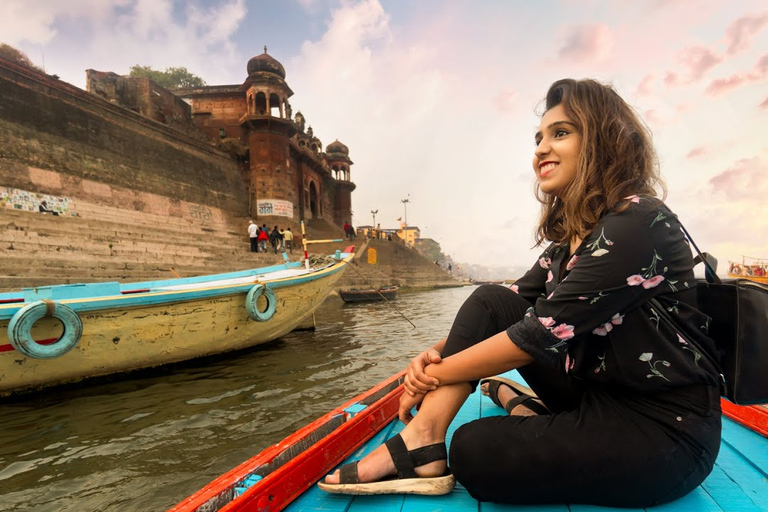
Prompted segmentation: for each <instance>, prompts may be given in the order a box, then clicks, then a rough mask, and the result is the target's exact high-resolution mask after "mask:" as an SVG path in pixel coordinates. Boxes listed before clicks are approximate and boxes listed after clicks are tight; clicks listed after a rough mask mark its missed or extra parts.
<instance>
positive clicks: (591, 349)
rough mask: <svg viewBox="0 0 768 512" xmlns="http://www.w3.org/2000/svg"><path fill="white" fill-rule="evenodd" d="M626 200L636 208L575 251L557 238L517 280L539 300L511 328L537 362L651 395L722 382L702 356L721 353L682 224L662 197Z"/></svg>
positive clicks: (612, 216)
mask: <svg viewBox="0 0 768 512" xmlns="http://www.w3.org/2000/svg"><path fill="white" fill-rule="evenodd" d="M627 200H628V201H629V208H628V209H626V210H625V211H623V212H621V213H609V214H607V215H605V216H604V217H603V218H602V219H601V220H600V222H599V223H598V224H597V227H596V228H595V229H594V230H593V231H592V233H591V234H590V235H589V236H588V237H587V238H586V239H585V240H584V241H583V242H582V243H581V245H580V246H579V247H578V248H577V249H576V251H575V252H574V254H573V255H572V256H570V257H569V254H568V253H569V247H568V245H556V244H554V243H553V244H551V245H550V246H549V247H547V249H546V250H545V251H544V252H543V253H542V255H541V257H540V258H539V261H538V262H537V263H536V264H535V265H534V266H533V268H531V270H529V271H528V272H527V273H526V274H525V275H524V276H523V277H522V278H521V279H519V280H518V281H517V282H516V283H515V284H514V285H513V286H512V289H513V290H514V291H516V292H517V293H519V294H520V295H522V296H524V297H525V298H526V299H528V300H529V301H530V302H531V303H532V304H534V306H533V307H532V308H530V309H529V310H528V312H527V313H526V316H525V318H524V319H523V320H522V321H520V322H518V323H516V324H514V325H512V326H511V327H509V329H507V334H508V335H509V337H510V338H511V339H512V341H513V342H514V343H516V344H517V345H518V346H519V347H520V348H521V349H523V350H524V351H526V352H528V353H529V354H530V355H532V356H533V357H534V358H535V359H536V360H538V361H542V362H548V363H551V364H557V365H560V366H561V368H563V369H564V370H565V372H566V373H568V374H571V375H572V376H574V377H575V378H579V379H582V380H584V381H590V382H594V383H601V384H610V385H618V386H624V387H627V388H631V389H636V390H642V391H649V392H654V391H661V390H665V389H670V388H676V387H682V386H690V385H692V384H709V385H718V382H719V381H718V377H717V371H716V370H715V368H714V367H713V366H712V364H711V363H710V362H709V361H710V359H708V357H707V356H706V355H704V354H702V353H701V350H706V351H707V353H708V354H714V353H715V351H714V345H713V342H712V341H711V340H710V339H709V338H708V337H707V336H706V334H707V329H708V325H709V321H710V319H709V317H707V316H706V315H704V314H703V313H701V312H700V311H698V310H697V309H696V307H695V304H696V281H695V279H694V276H693V259H692V256H691V250H690V248H689V247H688V242H687V240H686V239H685V237H684V235H683V233H682V231H681V230H680V223H679V222H678V220H677V218H676V216H675V215H674V214H673V213H672V212H671V211H670V210H669V209H668V208H667V207H666V205H664V204H663V203H662V202H660V201H659V200H657V199H653V198H645V197H642V198H641V197H638V196H631V197H628V198H627ZM652 298H656V299H657V301H658V303H659V304H661V305H662V307H664V308H665V309H666V310H667V311H668V312H669V316H670V317H671V319H672V322H667V321H665V320H664V318H663V317H661V316H660V315H659V313H658V312H657V311H656V310H655V309H654V307H653V305H652V304H651V303H649V300H650V299H652ZM681 331H683V332H681ZM692 339H695V343H696V344H695V345H694V344H693V343H691V340H692ZM697 347H699V348H697Z"/></svg>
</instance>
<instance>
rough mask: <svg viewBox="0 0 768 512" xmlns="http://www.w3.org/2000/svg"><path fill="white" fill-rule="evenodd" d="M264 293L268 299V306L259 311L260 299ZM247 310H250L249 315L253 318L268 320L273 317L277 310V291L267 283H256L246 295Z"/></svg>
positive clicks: (262, 320) (260, 320)
mask: <svg viewBox="0 0 768 512" xmlns="http://www.w3.org/2000/svg"><path fill="white" fill-rule="evenodd" d="M262 295H263V296H264V298H265V299H267V307H266V309H265V310H264V311H259V306H258V300H259V297H261V296H262ZM245 310H246V311H247V312H248V317H249V318H251V319H252V320H256V321H259V322H266V321H267V320H269V319H270V318H272V316H273V315H274V314H275V311H276V310H277V297H276V296H275V292H273V291H272V289H271V288H268V287H267V286H266V285H263V284H257V285H255V286H254V287H253V288H251V289H250V290H249V291H248V295H246V296H245Z"/></svg>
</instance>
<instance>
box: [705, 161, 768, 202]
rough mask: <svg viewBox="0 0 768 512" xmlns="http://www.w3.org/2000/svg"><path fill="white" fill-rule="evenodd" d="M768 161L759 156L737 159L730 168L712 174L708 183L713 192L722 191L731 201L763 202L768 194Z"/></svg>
mask: <svg viewBox="0 0 768 512" xmlns="http://www.w3.org/2000/svg"><path fill="white" fill-rule="evenodd" d="M766 175H768V162H765V161H763V160H761V159H760V158H759V157H753V158H745V159H742V160H739V161H737V162H736V163H735V164H733V166H732V167H731V168H730V169H726V170H725V171H723V172H721V173H720V174H717V175H716V176H713V177H712V178H711V179H710V180H709V184H710V185H711V187H712V189H713V190H714V191H715V192H722V193H723V194H725V197H726V198H728V199H729V200H733V201H743V200H752V201H759V202H761V203H762V202H763V201H764V200H765V196H766V194H768V180H765V179H764V176H766Z"/></svg>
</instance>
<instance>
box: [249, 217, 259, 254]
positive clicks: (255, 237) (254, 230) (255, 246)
mask: <svg viewBox="0 0 768 512" xmlns="http://www.w3.org/2000/svg"><path fill="white" fill-rule="evenodd" d="M248 237H249V238H250V239H251V252H259V226H257V225H256V224H254V223H253V221H252V220H249V221H248Z"/></svg>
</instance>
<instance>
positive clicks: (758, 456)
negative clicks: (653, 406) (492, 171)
mask: <svg viewBox="0 0 768 512" xmlns="http://www.w3.org/2000/svg"><path fill="white" fill-rule="evenodd" d="M403 375H404V372H401V373H399V374H396V375H394V376H392V377H391V378H389V379H387V380H386V381H384V382H382V383H380V384H378V385H377V386H375V387H374V388H372V389H370V390H369V391H366V392H365V393H362V394H361V395H359V396H358V397H356V398H354V399H352V400H350V401H349V402H347V403H346V404H344V405H342V406H341V407H339V408H337V409H334V410H333V411H331V412H329V413H328V414H326V415H325V416H323V417H321V418H320V419H318V420H316V421H315V422H313V423H311V424H310V425H307V426H306V427H304V428H302V429H301V430H299V431H297V432H296V433H295V434H292V435H291V436H289V437H287V438H286V439H284V440H283V441H281V442H280V443H278V444H276V445H274V446H271V447H269V448H267V449H266V450H264V451H263V452H261V453H260V454H258V455H256V456H255V457H253V458H252V459H250V460H248V461H246V462H244V463H243V464H241V465H240V466H238V467H237V468H235V469H233V470H231V471H229V472H227V473H225V474H224V475H222V476H221V477H219V478H217V479H216V480H214V481H213V482H211V483H210V484H208V485H206V486H205V487H204V488H203V489H201V490H200V491H198V492H197V493H195V494H194V495H192V496H190V497H189V498H186V499H185V500H183V501H181V502H180V503H178V504H177V505H176V506H174V507H173V508H172V509H171V511H172V512H182V511H183V512H193V511H194V512H203V511H205V512H209V511H214V510H226V511H228V512H235V511H246V510H270V511H279V510H284V509H285V510H289V511H304V510H323V511H326V512H332V511H339V512H342V511H348V510H373V509H375V510H378V511H390V510H391V511H393V512H394V511H402V510H423V511H436V510H462V511H477V512H480V511H482V510H494V511H497V512H501V511H507V510H508V511H509V512H513V511H515V510H520V509H521V507H520V506H512V505H510V506H505V505H499V504H491V503H482V504H481V503H480V502H478V501H476V500H474V499H473V498H471V497H470V496H469V495H468V494H467V492H466V490H464V488H463V487H462V486H461V485H460V484H457V485H456V488H455V489H454V490H453V491H452V492H451V493H450V494H447V495H445V496H407V495H400V496H392V495H388V496H385V495H382V496H349V495H339V494H327V493H325V492H323V491H321V490H320V489H318V488H317V486H316V485H314V484H315V482H317V481H318V480H319V479H321V478H322V477H324V476H325V475H326V474H328V473H329V472H330V471H331V470H332V469H333V468H335V467H336V466H337V465H338V464H340V463H344V462H350V461H354V460H359V459H360V458H362V457H364V456H365V455H367V454H368V453H370V452H371V451H373V450H374V449H375V448H376V447H378V446H379V445H380V444H381V443H383V442H384V441H385V440H386V439H388V438H389V437H392V436H393V435H395V434H397V433H398V432H399V431H400V430H401V429H402V427H403V425H402V423H400V422H399V421H398V420H397V419H395V417H396V415H397V408H398V402H399V397H400V394H402V392H403V386H402V384H401V383H402V381H403ZM507 376H509V377H511V378H514V379H516V380H519V379H520V377H519V375H518V374H517V372H509V374H508V375H507ZM722 403H723V414H724V416H725V417H724V418H723V441H722V444H721V448H720V454H719V456H718V458H717V461H716V462H715V468H714V469H713V471H712V473H711V474H710V476H709V477H708V478H707V479H706V480H705V481H704V482H703V483H702V484H701V485H700V486H699V487H698V488H697V489H695V490H694V491H693V492H691V493H690V494H688V495H687V496H685V497H683V498H681V499H679V500H677V501H675V502H672V503H669V504H666V505H664V506H663V508H664V510H667V511H672V512H677V511H680V512H683V511H688V510H708V511H712V512H716V511H722V512H737V511H738V512H741V511H743V510H754V511H765V510H768V509H767V508H766V504H768V485H766V484H765V478H766V474H768V439H767V438H766V437H764V436H768V408H766V407H765V406H746V407H745V406H738V405H734V404H732V403H730V402H728V401H727V400H723V401H722ZM502 414H505V413H504V410H503V409H501V408H500V407H496V406H495V405H493V403H492V402H491V400H490V399H489V398H488V397H485V396H482V395H481V394H480V392H479V391H476V392H475V393H473V394H472V395H470V397H469V399H468V400H467V401H466V402H465V404H464V405H463V407H462V409H461V410H460V411H459V413H458V415H457V416H456V418H455V419H454V421H453V423H452V424H451V426H450V428H449V429H448V435H447V439H446V442H447V443H450V439H451V437H452V435H453V432H455V430H456V429H457V428H458V427H459V426H460V425H461V424H463V423H465V422H467V421H471V420H473V419H477V418H479V417H486V416H494V415H502ZM345 454H346V455H345ZM342 459H343V460H342ZM522 508H526V507H522ZM536 508H537V510H538V509H539V508H540V509H541V510H547V511H550V510H551V511H555V510H556V511H558V512H560V511H567V510H572V509H574V508H570V507H569V506H567V505H552V506H545V507H536ZM577 508H578V507H577ZM582 508H584V509H585V510H586V509H587V508H590V509H591V508H594V507H582ZM600 509H601V510H604V511H606V512H610V511H613V510H615V511H616V512H618V511H626V510H627V509H612V508H610V507H600ZM526 510H527V508H526ZM579 510H581V508H579ZM639 510H643V509H639Z"/></svg>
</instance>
